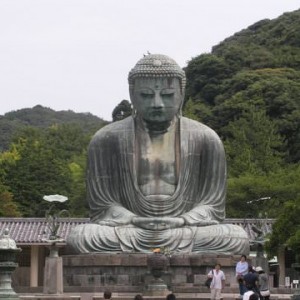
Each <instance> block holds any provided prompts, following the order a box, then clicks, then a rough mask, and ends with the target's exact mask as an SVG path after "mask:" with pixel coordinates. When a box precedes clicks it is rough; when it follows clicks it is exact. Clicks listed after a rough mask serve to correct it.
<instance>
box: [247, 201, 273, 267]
mask: <svg viewBox="0 0 300 300" xmlns="http://www.w3.org/2000/svg"><path fill="white" fill-rule="evenodd" d="M270 199H271V197H261V198H258V199H255V200H250V201H247V202H246V203H247V204H256V203H257V202H261V201H266V200H270ZM258 217H259V218H260V220H259V221H258V220H257V218H255V221H256V222H255V224H253V225H252V226H251V230H252V231H253V232H254V233H255V234H256V236H255V238H254V239H252V240H250V245H252V246H255V248H256V257H255V264H256V265H259V266H262V267H263V269H264V270H268V262H267V260H266V258H265V256H264V244H265V242H266V234H265V233H264V231H263V226H264V223H266V220H264V221H262V220H261V219H262V214H261V213H259V215H258ZM265 218H266V215H265ZM257 221H258V222H257Z"/></svg>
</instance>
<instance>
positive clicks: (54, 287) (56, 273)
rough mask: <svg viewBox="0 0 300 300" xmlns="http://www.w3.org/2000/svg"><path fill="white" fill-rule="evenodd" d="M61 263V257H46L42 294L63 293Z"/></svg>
mask: <svg viewBox="0 0 300 300" xmlns="http://www.w3.org/2000/svg"><path fill="white" fill-rule="evenodd" d="M62 266H63V261H62V258H61V257H46V262H45V273H44V289H43V292H44V294H62V293H63V271H62V270H63V268H62Z"/></svg>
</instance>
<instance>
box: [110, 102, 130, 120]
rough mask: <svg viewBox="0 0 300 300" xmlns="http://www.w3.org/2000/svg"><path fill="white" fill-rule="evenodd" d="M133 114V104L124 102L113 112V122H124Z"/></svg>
mask: <svg viewBox="0 0 300 300" xmlns="http://www.w3.org/2000/svg"><path fill="white" fill-rule="evenodd" d="M131 114H132V108H131V104H130V102H129V101H128V100H122V101H121V102H120V103H119V104H118V105H117V106H116V107H115V108H114V110H113V112H112V120H113V122H116V121H120V120H123V119H125V118H127V117H129V116H131Z"/></svg>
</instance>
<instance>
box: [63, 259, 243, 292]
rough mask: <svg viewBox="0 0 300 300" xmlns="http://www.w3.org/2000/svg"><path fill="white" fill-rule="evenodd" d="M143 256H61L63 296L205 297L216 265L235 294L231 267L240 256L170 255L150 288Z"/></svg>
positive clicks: (150, 284)
mask: <svg viewBox="0 0 300 300" xmlns="http://www.w3.org/2000/svg"><path fill="white" fill-rule="evenodd" d="M149 255H151V254H150V253H149V254H145V253H131V254H128V253H115V254H108V253H107V254H104V253H103V254H100V253H99V254H86V255H82V254H81V255H66V256H63V265H64V268H63V270H64V292H73V291H74V292H75V291H76V292H79V291H81V292H102V291H104V290H105V289H110V290H112V291H113V292H125V293H126V292H130V293H139V292H141V291H142V290H143V291H145V289H147V287H149V289H148V291H149V290H150V291H151V290H153V289H154V286H155V284H156V285H157V287H158V288H159V289H161V290H162V291H164V289H165V288H166V287H167V290H169V291H172V292H173V293H199V292H204V293H209V289H207V287H206V286H205V285H204V282H205V280H206V278H207V274H208V272H209V271H210V270H211V269H212V268H213V267H214V266H215V264H216V263H220V264H221V265H222V270H223V271H224V272H225V274H226V286H227V287H228V288H232V290H233V291H238V286H237V283H236V279H235V265H236V263H237V262H238V261H239V259H240V256H239V255H237V256H230V255H208V254H207V255H204V254H174V255H172V256H171V257H170V259H169V266H168V271H167V272H166V273H164V274H163V275H162V277H161V279H162V280H163V284H164V286H163V285H160V283H155V284H153V276H152V275H151V273H150V270H149V268H148V265H147V258H148V256H149Z"/></svg>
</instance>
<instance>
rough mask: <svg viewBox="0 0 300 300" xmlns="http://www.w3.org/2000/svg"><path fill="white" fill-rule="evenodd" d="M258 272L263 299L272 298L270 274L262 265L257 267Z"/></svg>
mask: <svg viewBox="0 0 300 300" xmlns="http://www.w3.org/2000/svg"><path fill="white" fill-rule="evenodd" d="M255 270H256V272H257V273H258V288H259V292H260V296H261V297H260V299H261V300H269V299H270V295H271V293H270V290H269V279H268V275H267V274H266V273H265V271H264V270H263V268H262V267H257V268H256V269H255Z"/></svg>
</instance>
